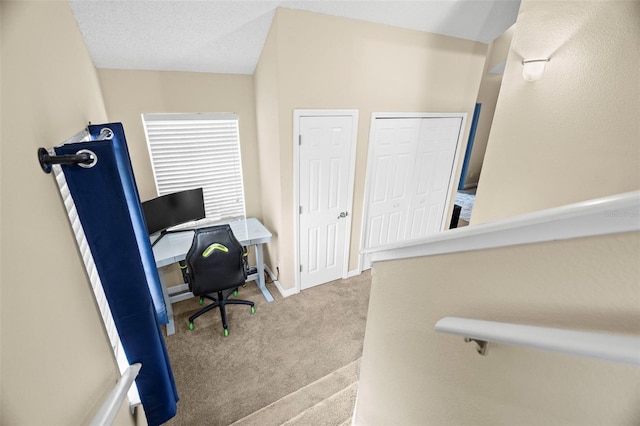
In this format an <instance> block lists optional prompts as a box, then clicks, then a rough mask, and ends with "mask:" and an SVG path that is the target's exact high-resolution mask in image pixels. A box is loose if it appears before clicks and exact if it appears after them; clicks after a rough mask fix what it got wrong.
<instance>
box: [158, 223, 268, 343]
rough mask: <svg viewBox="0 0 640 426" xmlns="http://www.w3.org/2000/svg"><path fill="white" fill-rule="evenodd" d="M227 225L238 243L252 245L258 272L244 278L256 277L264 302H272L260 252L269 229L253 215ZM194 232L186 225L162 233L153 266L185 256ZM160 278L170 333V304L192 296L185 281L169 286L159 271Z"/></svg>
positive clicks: (168, 263) (169, 333)
mask: <svg viewBox="0 0 640 426" xmlns="http://www.w3.org/2000/svg"><path fill="white" fill-rule="evenodd" d="M229 225H230V226H231V230H232V231H233V235H235V237H236V238H237V239H238V241H239V242H240V244H242V245H243V246H254V247H255V254H256V263H257V265H256V269H257V270H258V272H257V273H255V274H252V275H249V276H248V277H247V281H256V284H258V288H260V291H262V294H263V295H264V297H265V299H267V302H273V296H271V293H269V290H267V287H266V285H265V282H264V257H263V253H262V245H263V244H264V243H268V242H269V241H270V240H271V232H269V230H268V229H267V228H265V227H264V225H263V224H262V223H260V221H259V220H258V219H255V218H249V219H245V220H239V221H236V222H231V223H229ZM193 232H194V231H193V229H186V230H184V231H180V232H172V233H169V234H166V235H165V236H164V237H162V239H161V240H160V241H158V243H157V244H156V245H155V246H153V256H154V257H155V260H156V267H157V268H161V267H163V266H167V265H170V264H172V263H176V262H179V261H181V260H184V259H185V257H186V255H187V252H188V251H189V248H190V247H191V242H192V241H193ZM160 282H161V284H162V294H163V296H164V302H165V305H166V307H167V317H168V318H169V323H168V324H167V335H171V334H173V333H175V324H174V322H173V308H172V307H171V305H172V304H173V303H177V302H180V301H181V300H186V299H190V298H192V297H194V296H193V293H191V292H189V286H188V285H187V284H184V283H181V284H178V285H174V286H171V287H169V286H167V285H166V283H165V282H164V277H163V276H162V274H160Z"/></svg>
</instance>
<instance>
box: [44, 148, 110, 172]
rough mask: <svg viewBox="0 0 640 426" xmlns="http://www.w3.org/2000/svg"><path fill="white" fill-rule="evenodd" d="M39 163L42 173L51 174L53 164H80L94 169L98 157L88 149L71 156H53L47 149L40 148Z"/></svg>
mask: <svg viewBox="0 0 640 426" xmlns="http://www.w3.org/2000/svg"><path fill="white" fill-rule="evenodd" d="M38 161H39V162H40V167H42V171H44V172H45V173H51V165H53V164H67V165H73V164H78V165H81V166H84V167H92V166H93V165H94V164H95V163H96V161H98V157H97V156H96V154H95V153H93V152H91V151H89V150H87V149H83V150H80V151H78V152H76V153H75V154H71V155H51V154H49V151H47V150H46V149H45V148H38Z"/></svg>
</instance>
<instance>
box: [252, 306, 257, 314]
mask: <svg viewBox="0 0 640 426" xmlns="http://www.w3.org/2000/svg"><path fill="white" fill-rule="evenodd" d="M251 313H252V314H255V313H256V308H254V307H253V306H252V307H251Z"/></svg>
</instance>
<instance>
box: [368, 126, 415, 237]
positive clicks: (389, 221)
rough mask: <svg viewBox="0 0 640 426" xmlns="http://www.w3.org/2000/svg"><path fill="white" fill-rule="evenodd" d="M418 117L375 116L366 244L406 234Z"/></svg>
mask: <svg viewBox="0 0 640 426" xmlns="http://www.w3.org/2000/svg"><path fill="white" fill-rule="evenodd" d="M421 121H422V120H421V119H420V118H406V119H377V120H376V123H375V126H376V127H375V132H374V133H375V134H374V141H373V142H374V143H373V147H372V148H373V150H372V152H371V153H370V155H371V156H372V158H371V160H370V163H369V164H370V167H371V170H370V171H369V172H370V174H369V176H370V178H371V179H370V184H369V194H368V209H367V219H366V224H365V225H366V228H365V232H366V235H365V238H366V241H365V248H369V247H376V246H380V245H383V244H390V243H395V242H397V241H401V240H403V239H404V237H405V232H406V223H407V213H408V211H409V201H410V193H409V190H410V179H411V177H412V176H411V174H412V170H413V164H414V162H415V152H416V147H417V144H418V136H419V134H420V126H421Z"/></svg>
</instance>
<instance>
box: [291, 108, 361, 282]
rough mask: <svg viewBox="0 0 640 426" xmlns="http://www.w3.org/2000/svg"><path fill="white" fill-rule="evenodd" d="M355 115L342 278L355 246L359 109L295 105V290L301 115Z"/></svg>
mask: <svg viewBox="0 0 640 426" xmlns="http://www.w3.org/2000/svg"><path fill="white" fill-rule="evenodd" d="M345 116H347V117H351V118H352V119H353V131H352V133H351V159H350V161H349V188H348V189H347V198H348V200H347V204H348V206H349V210H351V212H352V213H351V214H349V215H348V216H347V217H346V218H345V219H346V220H347V227H346V232H345V252H344V255H345V259H344V267H343V271H342V278H347V277H348V270H349V248H350V246H351V226H352V218H353V192H354V185H355V171H356V147H357V144H358V110H357V109H294V110H293V240H294V252H293V260H294V266H295V291H296V293H299V292H300V291H301V282H300V144H299V141H300V119H301V118H303V117H345Z"/></svg>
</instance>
